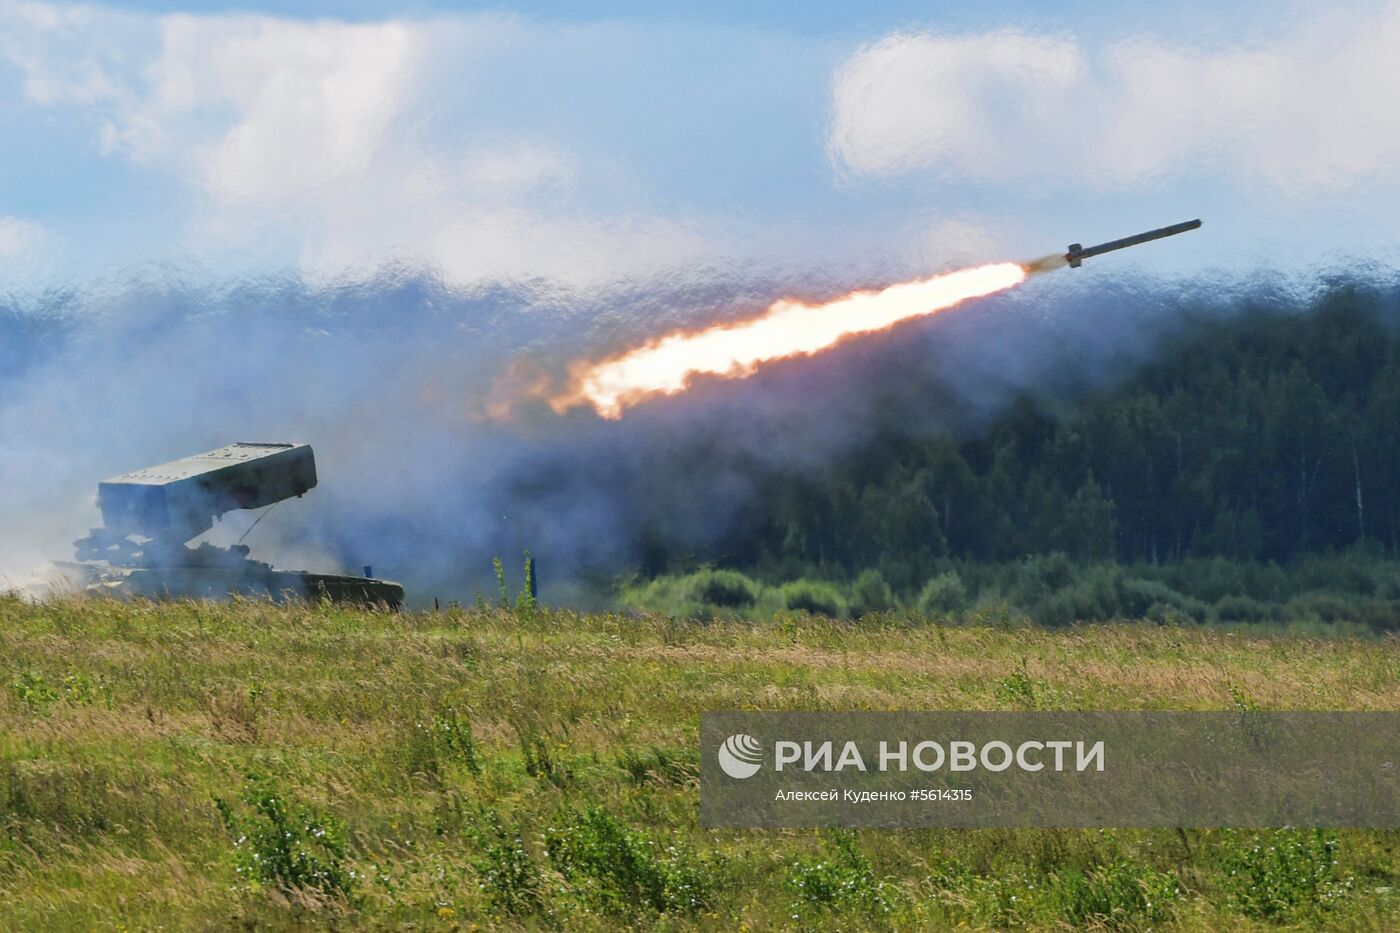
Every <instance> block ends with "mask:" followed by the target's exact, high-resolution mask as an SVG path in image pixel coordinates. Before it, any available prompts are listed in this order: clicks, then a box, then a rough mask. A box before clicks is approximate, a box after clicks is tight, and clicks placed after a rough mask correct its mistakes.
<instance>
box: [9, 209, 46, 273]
mask: <svg viewBox="0 0 1400 933" xmlns="http://www.w3.org/2000/svg"><path fill="white" fill-rule="evenodd" d="M47 238H48V234H47V232H46V231H45V230H44V228H43V227H41V226H40V225H39V224H36V223H33V222H31V221H27V220H21V219H19V218H18V217H5V216H3V215H0V267H4V268H8V269H9V270H10V271H23V270H27V269H29V268H32V267H33V266H34V265H35V264H36V263H37V262H38V261H39V258H40V256H41V255H42V252H43V245H44V241H45V240H46V239H47Z"/></svg>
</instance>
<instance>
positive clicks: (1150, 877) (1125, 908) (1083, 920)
mask: <svg viewBox="0 0 1400 933" xmlns="http://www.w3.org/2000/svg"><path fill="white" fill-rule="evenodd" d="M1055 895H1056V900H1057V901H1058V902H1059V907H1060V912H1061V914H1062V916H1063V917H1064V918H1065V919H1066V920H1067V921H1069V923H1070V924H1071V925H1072V926H1074V927H1076V928H1082V927H1087V926H1095V927H1101V926H1135V925H1138V924H1140V923H1141V922H1143V921H1146V922H1148V923H1161V922H1162V921H1164V920H1166V919H1167V918H1168V917H1169V915H1170V913H1171V909H1172V906H1173V905H1174V904H1175V903H1176V901H1177V900H1178V899H1179V898H1180V896H1181V891H1180V889H1179V888H1178V887H1177V883H1176V878H1175V877H1174V876H1172V875H1169V874H1166V873H1164V872H1160V871H1157V870H1156V869H1154V868H1151V867H1149V866H1146V865H1134V864H1133V863H1131V862H1129V861H1127V860H1126V859H1119V860H1117V861H1115V862H1111V863H1109V864H1107V865H1103V866H1100V867H1099V868H1097V869H1094V870H1093V871H1091V872H1088V873H1085V872H1082V871H1069V872H1064V873H1061V874H1059V875H1057V876H1056V877H1055Z"/></svg>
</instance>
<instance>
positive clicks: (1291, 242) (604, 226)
mask: <svg viewBox="0 0 1400 933" xmlns="http://www.w3.org/2000/svg"><path fill="white" fill-rule="evenodd" d="M652 6H653V5H649V4H641V3H621V2H614V3H601V4H592V5H590V6H589V9H588V12H586V13H584V12H580V9H579V7H578V5H575V4H564V3H533V4H521V5H518V6H514V7H507V6H476V5H473V6H465V5H456V4H444V3H415V4H409V5H389V4H383V3H371V2H366V0H351V2H348V3H328V2H301V3H295V2H294V3H276V4H273V3H264V4H237V5H229V4H203V5H201V4H174V3H155V2H151V3H113V4H106V5H89V6H71V5H63V4H46V3H34V2H16V0H0V276H3V279H0V283H3V284H0V292H3V291H16V292H21V293H23V292H25V291H30V290H34V289H39V288H44V287H48V286H50V285H53V284H56V283H65V284H66V283H74V282H76V283H79V284H86V283H93V282H101V281H103V280H105V279H109V278H111V277H119V276H124V275H126V274H128V273H129V272H130V271H131V270H133V269H136V270H142V269H152V268H155V269H163V268H175V269H180V270H182V271H184V272H186V273H188V274H190V275H194V276H197V277H208V278H211V279H214V280H227V279H230V278H236V277H239V276H243V275H246V274H250V273H255V272H290V273H294V274H296V275H299V276H303V277H305V278H307V279H308V280H311V281H314V282H322V281H325V282H334V281H341V280H344V279H357V278H363V277H368V276H373V275H375V274H376V273H377V272H378V271H379V270H381V269H382V268H384V267H385V266H386V265H389V264H399V265H406V266H409V267H413V268H425V269H430V270H432V271H434V272H435V273H436V274H438V275H440V276H441V277H442V278H443V280H444V281H445V282H447V283H448V284H449V285H453V286H460V287H464V288H471V287H477V286H481V285H490V284H496V283H502V282H505V283H510V282H520V281H534V282H546V283H549V284H551V285H555V286H557V287H560V288H565V289H580V290H593V289H598V288H606V287H609V286H612V285H615V284H617V283H628V282H636V281H642V280H649V279H657V278H660V279H664V280H668V281H669V280H673V279H674V278H675V277H676V276H686V275H692V274H693V275H701V274H712V273H713V271H714V270H716V269H719V270H725V271H726V272H728V273H737V274H740V275H762V276H765V277H774V276H776V277H779V278H786V277H791V278H794V279H799V278H800V277H801V276H802V275H803V274H804V272H807V271H809V270H813V269H820V270H822V271H823V273H824V274H827V275H832V274H835V275H836V277H840V278H849V279H853V280H871V279H884V278H889V277H894V276H899V275H904V274H918V273H921V272H928V271H932V270H936V269H943V268H948V267H950V266H954V265H958V264H963V263H967V262H975V261H983V260H991V259H1007V258H1011V259H1019V258H1029V257H1033V256H1036V255H1040V254H1043V253H1045V252H1049V251H1053V250H1055V249H1058V248H1062V247H1063V246H1064V245H1065V243H1067V242H1068V241H1070V240H1082V241H1084V242H1093V241H1097V240H1099V239H1107V238H1111V237H1115V236H1120V235H1124V234H1127V233H1132V232H1135V231H1137V230H1139V229H1143V228H1146V227H1151V226H1157V225H1160V224H1165V223H1169V222H1173V221H1177V220H1182V219H1187V218H1190V217H1195V216H1201V217H1204V218H1205V220H1206V222H1207V226H1206V228H1205V230H1203V231H1202V232H1201V233H1199V234H1193V235H1192V237H1190V238H1182V240H1180V241H1176V242H1173V243H1171V244H1169V245H1168V244H1162V245H1159V246H1157V247H1153V248H1150V249H1147V250H1143V251H1141V252H1140V253H1136V254H1133V255H1131V256H1124V257H1122V258H1116V259H1115V260H1113V262H1115V263H1116V268H1117V269H1120V270H1129V269H1146V270H1149V271H1152V272H1154V273H1158V274H1163V275H1176V276H1186V275H1192V274H1195V273H1196V272H1197V271H1198V270H1202V269H1209V270H1223V271H1226V272H1229V273H1233V274H1257V273H1260V272H1265V273H1273V272H1281V273H1285V274H1291V273H1307V272H1309V271H1311V270H1314V269H1317V268H1320V267H1328V266H1332V265H1336V264H1342V263H1348V262H1352V261H1355V260H1365V261H1371V262H1378V263H1381V264H1382V265H1384V266H1387V267H1389V266H1393V265H1395V264H1396V262H1397V257H1400V249H1397V246H1396V244H1397V243H1400V210H1398V209H1397V208H1400V3H1394V2H1367V3H1355V4H1342V5H1330V6H1328V7H1325V8H1324V7H1322V6H1321V5H1317V4H1311V5H1310V4H1293V5H1289V4H1278V3H1260V2H1246V3H1241V4H1231V5H1223V4H1218V3H1201V2H1181V3H1132V2H1126V3H1111V4H1110V3H1103V4H1100V3H1088V2H1066V3H1060V4H1053V5H1052V4H1043V3H1026V2H1022V3H1001V4H966V3H957V4H954V3H934V4H929V3H912V2H909V3H905V2H898V3H883V4H881V3H873V4H861V5H859V9H856V8H855V7H856V6H857V5H852V4H822V3H803V4H741V3H709V4H695V5H692V6H691V7H689V8H686V7H684V6H670V7H668V8H667V11H666V12H664V13H658V12H656V11H655V10H654V9H652Z"/></svg>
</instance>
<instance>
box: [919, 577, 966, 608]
mask: <svg viewBox="0 0 1400 933" xmlns="http://www.w3.org/2000/svg"><path fill="white" fill-rule="evenodd" d="M918 608H919V611H920V612H922V613H925V614H927V615H947V614H949V613H954V612H961V611H962V610H964V609H966V608H967V588H966V587H964V586H963V581H962V577H960V576H958V572H957V571H956V570H950V571H948V572H947V573H940V574H939V575H938V576H936V577H933V578H931V579H930V580H929V581H928V582H927V583H925V584H924V588H923V589H922V590H920V591H919V599H918Z"/></svg>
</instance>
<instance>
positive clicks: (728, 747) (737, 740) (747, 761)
mask: <svg viewBox="0 0 1400 933" xmlns="http://www.w3.org/2000/svg"><path fill="white" fill-rule="evenodd" d="M762 766H763V743H762V742H760V741H759V740H758V739H756V738H754V737H753V736H751V735H745V734H744V733H742V732H740V733H739V734H738V735H731V736H730V737H729V738H727V739H725V740H724V744H723V745H721V746H720V747H719V767H720V770H721V771H723V772H724V773H725V774H727V775H729V776H730V777H732V778H738V779H740V780H743V779H744V778H751V777H753V776H754V775H755V774H757V773H758V769H759V768H761V767H762Z"/></svg>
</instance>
